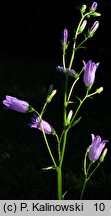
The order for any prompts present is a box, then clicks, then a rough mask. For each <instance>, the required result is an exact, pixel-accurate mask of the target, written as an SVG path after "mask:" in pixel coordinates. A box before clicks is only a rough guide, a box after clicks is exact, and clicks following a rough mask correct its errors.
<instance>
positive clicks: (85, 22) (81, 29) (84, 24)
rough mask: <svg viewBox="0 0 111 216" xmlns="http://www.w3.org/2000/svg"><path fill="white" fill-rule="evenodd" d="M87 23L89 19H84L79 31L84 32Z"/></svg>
mask: <svg viewBox="0 0 111 216" xmlns="http://www.w3.org/2000/svg"><path fill="white" fill-rule="evenodd" d="M86 25H87V20H84V21H83V23H82V24H81V26H80V28H79V33H82V32H83V31H84V29H85V27H86Z"/></svg>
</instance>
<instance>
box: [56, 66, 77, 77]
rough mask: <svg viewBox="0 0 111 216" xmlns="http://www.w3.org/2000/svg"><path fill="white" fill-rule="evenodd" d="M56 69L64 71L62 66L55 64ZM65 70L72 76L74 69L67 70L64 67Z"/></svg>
mask: <svg viewBox="0 0 111 216" xmlns="http://www.w3.org/2000/svg"><path fill="white" fill-rule="evenodd" d="M56 69H57V70H58V71H60V72H63V73H64V68H63V67H62V66H57V67H56ZM66 72H67V73H69V76H74V74H75V71H74V70H73V69H70V71H69V69H68V68H66Z"/></svg>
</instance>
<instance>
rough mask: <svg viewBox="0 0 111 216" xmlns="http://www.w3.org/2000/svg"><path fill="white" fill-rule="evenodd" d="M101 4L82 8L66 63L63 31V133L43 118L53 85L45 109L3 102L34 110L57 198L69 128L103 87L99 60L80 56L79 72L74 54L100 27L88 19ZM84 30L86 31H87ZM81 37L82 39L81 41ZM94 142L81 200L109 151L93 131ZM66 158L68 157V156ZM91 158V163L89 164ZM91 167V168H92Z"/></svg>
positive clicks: (13, 99)
mask: <svg viewBox="0 0 111 216" xmlns="http://www.w3.org/2000/svg"><path fill="white" fill-rule="evenodd" d="M97 7H98V4H97V2H93V3H92V5H91V6H90V7H87V5H85V4H84V5H82V7H81V8H80V15H81V18H80V21H79V23H78V26H77V28H76V30H75V31H74V32H75V33H74V35H73V45H72V53H71V56H70V58H69V59H67V62H68V61H69V62H68V64H66V58H67V52H68V48H69V45H70V43H69V40H68V37H69V33H68V29H67V28H65V29H64V30H63V32H62V38H61V45H62V65H58V66H57V67H56V70H57V71H60V72H61V73H63V74H64V76H65V82H64V95H63V128H62V129H61V133H60V134H58V133H57V132H56V129H55V128H54V127H53V126H52V124H51V122H50V120H49V121H48V122H47V121H46V120H44V117H43V116H44V113H45V112H46V111H47V108H48V105H49V104H50V102H51V101H52V99H53V97H54V96H55V94H56V93H57V90H56V89H53V88H52V86H51V87H50V88H49V91H48V94H47V97H46V100H45V102H44V105H43V108H42V110H41V112H38V111H37V110H36V109H35V108H34V107H32V106H31V105H30V104H29V103H27V102H25V101H23V100H19V99H17V98H16V97H12V96H6V99H4V100H3V104H4V105H5V106H6V107H7V109H12V110H15V111H17V112H21V113H28V112H32V113H33V116H32V118H31V121H30V123H29V127H30V128H34V129H37V130H39V131H41V132H42V134H43V137H44V141H45V144H46V147H47V150H48V153H49V156H50V158H51V161H52V164H49V167H46V168H43V169H44V170H50V169H54V170H55V173H56V175H57V194H58V197H57V199H58V200H61V199H64V196H65V194H66V192H65V191H64V189H63V180H62V176H63V162H64V155H65V150H66V144H67V137H68V133H69V130H70V129H71V128H73V127H74V126H75V125H76V124H78V123H79V121H80V120H81V116H79V111H80V108H81V106H82V105H83V103H84V102H85V101H86V99H89V98H91V97H93V96H94V95H97V94H100V93H101V92H102V91H103V87H98V88H97V89H96V90H94V91H93V90H92V89H93V85H94V82H95V80H96V73H97V69H98V67H99V64H100V63H99V62H98V63H95V62H94V61H93V60H91V59H90V58H89V59H87V60H85V59H84V58H83V59H81V62H82V63H83V65H82V68H81V70H80V71H78V72H77V71H76V70H75V65H76V62H75V54H76V52H77V51H78V49H81V48H84V44H85V42H86V41H87V40H89V39H91V38H92V37H93V36H94V34H95V33H96V31H97V29H98V27H99V21H98V20H96V21H95V22H94V23H93V24H92V26H91V27H90V28H87V24H88V22H89V19H90V17H99V16H100V15H101V14H100V13H98V12H96V10H97ZM84 32H85V34H84ZM79 35H83V39H81V41H80V38H81V37H80V38H79ZM78 38H79V40H78ZM69 77H71V78H72V84H71V85H70V82H69ZM81 77H82V79H83V86H82V87H81V88H85V90H86V93H85V95H84V97H83V98H78V97H77V99H78V104H77V103H76V104H77V106H76V110H75V107H74V109H73V108H72V109H70V104H73V103H74V101H73V99H72V94H73V92H74V88H75V86H76V83H77V82H78V81H79V80H80V79H81ZM49 135H52V136H54V137H55V138H56V142H57V155H58V157H55V154H53V152H52V150H51V144H49V142H48V139H47V136H49ZM91 137H92V142H91V145H90V146H89V147H88V148H87V149H86V153H85V158H84V176H85V180H84V184H83V188H82V192H81V196H80V198H81V199H82V197H83V193H84V189H85V186H86V183H87V182H88V180H89V179H90V177H91V176H92V174H94V172H95V170H96V169H97V167H98V166H99V165H100V163H101V162H103V160H104V157H105V155H106V153H107V148H105V145H106V143H107V140H103V141H102V139H101V137H100V136H99V135H97V136H95V135H94V134H92V135H91ZM66 160H67V158H66ZM87 160H88V163H87ZM98 160H99V163H98V164H97V166H96V167H95V168H94V169H93V170H92V169H91V167H92V165H94V164H95V162H96V161H98ZM90 170H91V171H90Z"/></svg>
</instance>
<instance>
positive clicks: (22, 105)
mask: <svg viewBox="0 0 111 216" xmlns="http://www.w3.org/2000/svg"><path fill="white" fill-rule="evenodd" d="M3 104H4V105H5V106H6V107H7V109H11V110H15V111H17V112H21V113H26V112H28V111H29V108H30V105H29V104H28V103H27V102H26V101H23V100H19V99H17V98H16V97H12V96H8V95H7V96H6V99H5V100H3Z"/></svg>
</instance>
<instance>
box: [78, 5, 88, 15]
mask: <svg viewBox="0 0 111 216" xmlns="http://www.w3.org/2000/svg"><path fill="white" fill-rule="evenodd" d="M86 8H87V6H86V5H85V4H84V5H82V7H81V10H80V11H81V13H82V14H83V13H85V11H86Z"/></svg>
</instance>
